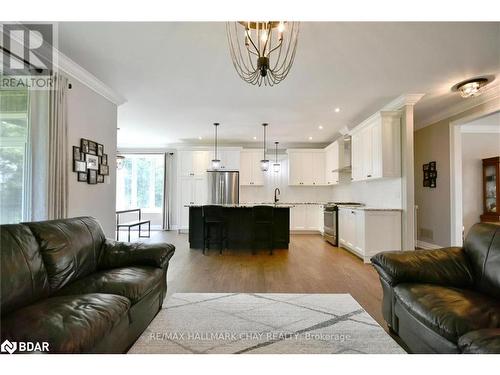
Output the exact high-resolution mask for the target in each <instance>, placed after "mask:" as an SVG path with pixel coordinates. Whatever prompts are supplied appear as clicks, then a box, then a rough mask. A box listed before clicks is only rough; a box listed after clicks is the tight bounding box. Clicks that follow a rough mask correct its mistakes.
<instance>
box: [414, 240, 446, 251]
mask: <svg viewBox="0 0 500 375" xmlns="http://www.w3.org/2000/svg"><path fill="white" fill-rule="evenodd" d="M417 247H418V248H420V249H425V250H436V249H442V248H443V247H442V246H439V245H435V244H433V243H430V242H425V241H420V240H417Z"/></svg>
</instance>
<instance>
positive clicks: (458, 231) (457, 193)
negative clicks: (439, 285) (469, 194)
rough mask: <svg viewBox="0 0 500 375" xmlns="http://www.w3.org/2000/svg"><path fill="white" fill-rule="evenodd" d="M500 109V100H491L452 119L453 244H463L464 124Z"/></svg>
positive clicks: (451, 201)
mask: <svg viewBox="0 0 500 375" xmlns="http://www.w3.org/2000/svg"><path fill="white" fill-rule="evenodd" d="M482 104H485V103H482ZM498 111H500V101H498V100H491V101H489V102H488V104H487V105H486V106H485V108H483V109H481V110H480V111H478V112H476V113H474V114H471V115H469V116H465V117H462V118H459V119H457V120H455V121H450V125H449V134H450V226H451V228H450V233H451V239H450V240H451V245H452V246H462V243H463V239H462V235H463V207H462V137H461V127H462V125H464V124H466V123H468V122H471V121H473V120H476V119H478V118H481V117H484V116H487V115H490V114H492V113H494V112H498Z"/></svg>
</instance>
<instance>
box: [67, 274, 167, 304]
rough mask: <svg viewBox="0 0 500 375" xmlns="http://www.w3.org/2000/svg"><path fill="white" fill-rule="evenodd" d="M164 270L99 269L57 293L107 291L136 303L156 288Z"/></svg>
mask: <svg viewBox="0 0 500 375" xmlns="http://www.w3.org/2000/svg"><path fill="white" fill-rule="evenodd" d="M163 277H165V272H164V271H163V270H162V269H161V268H156V267H122V268H113V269H110V270H104V271H99V272H96V273H93V274H91V275H88V276H86V277H84V278H82V279H80V280H78V281H75V282H73V283H71V284H69V285H67V286H65V287H64V288H62V289H61V290H59V291H58V292H57V295H72V294H73V295H74V294H82V293H109V294H118V295H120V296H124V297H127V298H128V299H130V300H131V301H132V303H136V302H137V301H139V300H140V299H141V298H142V297H144V296H145V295H147V294H148V293H149V292H150V291H151V290H152V289H154V288H157V286H158V285H159V284H160V283H161V281H162V278H163Z"/></svg>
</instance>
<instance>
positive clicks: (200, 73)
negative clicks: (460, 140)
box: [59, 22, 500, 147]
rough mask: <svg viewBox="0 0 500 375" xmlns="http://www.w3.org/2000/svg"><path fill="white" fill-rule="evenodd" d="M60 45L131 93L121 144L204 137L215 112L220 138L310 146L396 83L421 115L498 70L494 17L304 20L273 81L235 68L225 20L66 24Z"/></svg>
mask: <svg viewBox="0 0 500 375" xmlns="http://www.w3.org/2000/svg"><path fill="white" fill-rule="evenodd" d="M59 49H60V50H61V51H62V52H63V53H64V54H66V55H67V56H68V57H70V58H71V59H73V60H74V61H76V62H77V63H79V64H80V65H81V66H83V67H84V68H86V69H87V70H89V71H90V72H91V73H93V74H94V75H96V76H97V77H98V78H99V79H101V80H102V81H103V82H105V83H106V84H108V85H109V86H111V87H112V88H113V89H115V90H116V91H118V92H119V93H120V94H122V95H123V96H124V97H125V98H126V99H127V103H125V104H124V105H122V106H121V107H120V108H119V112H118V126H119V127H120V129H121V130H120V131H119V133H118V143H119V146H139V147H141V146H142V147H155V146H157V147H159V146H164V145H171V144H177V143H188V144H198V143H200V144H201V143H207V142H208V143H209V142H211V138H212V134H213V127H212V126H211V124H212V123H213V122H215V121H218V122H221V124H222V125H221V127H220V129H219V134H220V138H221V139H222V142H223V143H227V144H248V143H252V142H256V141H254V140H253V137H254V136H255V137H257V139H258V140H261V138H262V133H261V127H260V124H261V123H262V122H269V123H270V127H269V132H268V134H269V140H270V141H274V140H278V141H280V142H283V143H285V144H300V143H306V144H310V145H311V146H312V144H315V143H327V142H330V141H331V140H332V139H333V138H334V137H335V136H336V135H337V134H338V133H337V132H338V130H339V129H341V128H342V127H344V126H350V127H352V126H354V125H356V124H357V123H359V122H361V121H362V120H364V119H365V118H366V117H368V116H369V115H371V114H372V113H373V112H375V111H377V110H378V109H380V108H381V107H382V106H383V105H385V104H387V103H388V102H390V101H391V100H393V99H394V98H396V97H398V96H399V95H401V94H403V93H426V96H425V97H424V99H422V101H421V102H420V103H419V104H418V105H417V107H416V113H415V118H416V121H417V122H420V123H422V122H425V119H426V118H430V117H431V116H432V115H433V114H434V113H435V112H436V111H440V110H442V109H443V108H445V107H449V106H453V105H456V104H457V103H458V102H460V101H461V100H464V99H461V98H460V96H459V95H458V94H457V93H452V92H451V91H450V88H451V86H453V85H454V84H455V83H457V82H459V81H461V80H464V79H467V78H469V77H473V76H477V75H485V74H494V75H498V74H499V73H500V23H448V22H446V23H445V22H443V23H386V22H380V23H351V22H349V23H342V22H328V23H325V22H323V23H315V22H304V23H302V24H301V33H300V36H299V45H298V49H297V55H296V58H295V63H294V66H293V68H292V70H291V72H290V74H289V76H288V77H287V78H286V79H285V80H284V81H283V82H282V83H281V84H279V85H278V86H275V87H271V88H270V87H254V86H251V85H249V84H247V83H245V82H243V81H242V80H241V79H240V78H239V77H238V76H237V74H236V72H235V70H234V68H233V66H232V63H231V60H230V56H229V51H228V45H227V40H226V33H225V24H224V23H216V22H208V23H207V22H191V23H190V22H174V23H172V22H166V23H73V22H65V23H61V24H60V25H59ZM498 79H500V77H499V78H497V80H498ZM336 107H340V108H341V111H340V112H339V113H335V112H334V108H336ZM319 125H322V126H323V128H324V129H323V130H319V129H318V126H319ZM198 137H203V140H202V141H199V140H198ZM309 137H312V141H310V140H309Z"/></svg>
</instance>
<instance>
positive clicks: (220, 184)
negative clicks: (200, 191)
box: [207, 171, 240, 204]
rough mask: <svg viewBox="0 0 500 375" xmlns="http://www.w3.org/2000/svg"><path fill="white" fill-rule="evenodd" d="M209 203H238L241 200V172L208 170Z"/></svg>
mask: <svg viewBox="0 0 500 375" xmlns="http://www.w3.org/2000/svg"><path fill="white" fill-rule="evenodd" d="M207 175H208V204H238V203H239V202H240V172H238V171H207Z"/></svg>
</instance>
